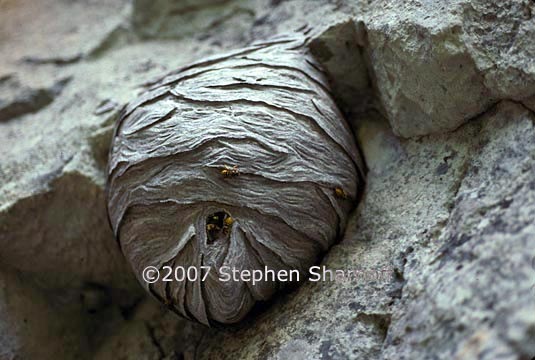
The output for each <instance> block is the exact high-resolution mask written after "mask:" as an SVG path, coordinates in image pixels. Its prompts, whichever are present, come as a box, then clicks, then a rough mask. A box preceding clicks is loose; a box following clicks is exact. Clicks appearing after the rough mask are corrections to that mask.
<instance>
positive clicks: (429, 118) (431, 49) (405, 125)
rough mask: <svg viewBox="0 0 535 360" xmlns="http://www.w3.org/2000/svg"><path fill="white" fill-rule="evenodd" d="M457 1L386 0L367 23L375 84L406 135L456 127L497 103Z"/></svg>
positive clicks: (394, 124)
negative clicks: (470, 43) (469, 40)
mask: <svg viewBox="0 0 535 360" xmlns="http://www.w3.org/2000/svg"><path fill="white" fill-rule="evenodd" d="M455 9H456V7H455V5H454V3H451V2H448V3H442V2H433V1H425V2H424V1H411V2H406V3H403V4H399V3H393V2H386V1H381V2H378V4H377V5H376V9H375V10H374V11H371V12H370V16H369V19H367V21H365V24H366V25H365V26H366V29H367V34H368V41H369V48H368V51H369V63H370V66H371V67H372V69H373V72H374V78H375V86H376V88H377V90H378V96H379V98H380V100H381V102H382V105H383V107H384V109H385V112H386V115H387V117H388V119H389V121H390V124H391V126H392V129H393V130H394V133H395V134H396V135H399V136H401V137H405V138H407V137H413V136H419V135H426V134H431V133H434V132H441V131H447V130H453V129H455V128H457V127H458V126H459V125H461V124H462V123H464V122H465V121H467V120H468V119H470V118H472V117H474V116H475V115H477V114H479V113H481V112H483V111H484V110H485V109H486V108H487V107H489V105H490V104H492V103H493V101H494V99H493V98H492V96H491V94H490V92H489V90H488V89H487V88H486V86H485V84H484V77H483V75H482V74H481V73H480V72H478V69H477V66H476V64H475V63H474V60H473V58H472V56H471V54H470V52H469V49H468V48H467V45H466V43H465V41H464V38H463V31H464V30H463V24H462V18H460V16H459V15H457V14H456V12H455Z"/></svg>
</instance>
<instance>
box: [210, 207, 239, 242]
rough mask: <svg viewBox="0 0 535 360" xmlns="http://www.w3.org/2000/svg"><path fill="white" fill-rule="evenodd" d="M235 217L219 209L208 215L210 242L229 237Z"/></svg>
mask: <svg viewBox="0 0 535 360" xmlns="http://www.w3.org/2000/svg"><path fill="white" fill-rule="evenodd" d="M233 223H234V219H233V218H232V217H231V216H230V215H229V214H228V213H227V212H226V211H218V212H215V213H213V214H210V215H208V216H207V217H206V234H207V242H208V244H212V243H214V242H216V241H218V240H224V239H228V236H229V234H230V229H231V227H232V224H233Z"/></svg>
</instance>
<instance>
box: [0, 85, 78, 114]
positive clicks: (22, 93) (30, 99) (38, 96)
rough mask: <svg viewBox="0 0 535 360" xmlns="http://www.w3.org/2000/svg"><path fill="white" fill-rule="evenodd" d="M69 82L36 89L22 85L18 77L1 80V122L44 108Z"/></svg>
mask: <svg viewBox="0 0 535 360" xmlns="http://www.w3.org/2000/svg"><path fill="white" fill-rule="evenodd" d="M69 80H70V78H64V79H60V80H58V81H56V82H55V83H53V84H51V85H49V86H48V87H45V88H34V87H32V86H31V85H30V84H28V85H26V84H24V85H23V84H21V83H20V82H19V80H18V79H17V78H16V77H12V76H6V77H3V78H2V79H0V121H7V120H10V119H12V118H15V117H17V116H21V115H24V114H27V113H32V112H36V111H38V110H40V109H42V108H44V107H45V106H47V105H48V104H50V103H51V102H52V101H54V98H56V97H57V96H59V95H60V94H61V91H62V90H63V88H64V87H65V86H66V85H67V84H68V83H69Z"/></svg>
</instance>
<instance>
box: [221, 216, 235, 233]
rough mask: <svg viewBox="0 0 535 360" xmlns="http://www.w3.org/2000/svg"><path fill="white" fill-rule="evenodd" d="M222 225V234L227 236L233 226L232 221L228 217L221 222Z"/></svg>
mask: <svg viewBox="0 0 535 360" xmlns="http://www.w3.org/2000/svg"><path fill="white" fill-rule="evenodd" d="M223 223H224V225H223V234H225V235H228V233H229V231H230V228H231V227H232V224H234V219H233V218H232V217H231V216H230V215H228V216H227V217H226V218H225V220H223Z"/></svg>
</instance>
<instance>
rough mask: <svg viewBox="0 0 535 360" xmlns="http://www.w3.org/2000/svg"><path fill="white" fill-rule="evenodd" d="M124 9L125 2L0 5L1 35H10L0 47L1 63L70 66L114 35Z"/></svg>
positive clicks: (9, 0) (50, 0)
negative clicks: (0, 17)
mask: <svg viewBox="0 0 535 360" xmlns="http://www.w3.org/2000/svg"><path fill="white" fill-rule="evenodd" d="M125 6H126V1H125V0H116V1H105V0H96V1H76V2H70V3H63V2H61V1H54V0H46V1H40V2H38V3H36V2H34V1H31V0H23V1H19V0H6V1H3V2H2V4H0V7H1V9H2V10H1V11H2V22H1V23H0V33H4V34H9V36H8V37H6V38H7V39H6V41H2V43H1V44H0V52H1V53H2V55H3V62H5V63H4V64H9V65H15V64H17V63H18V62H21V61H22V62H27V63H29V64H56V65H65V64H69V63H73V62H75V61H77V60H79V59H80V58H81V57H82V56H85V55H87V54H88V53H90V52H91V50H92V49H94V48H96V47H98V46H99V44H100V43H101V42H102V41H104V40H105V39H106V38H107V37H108V35H109V34H110V33H111V32H113V30H114V29H115V28H116V27H117V26H118V25H119V24H120V23H121V21H122V12H123V9H125ZM50 19H54V21H50ZM59 39H61V40H59ZM4 56H5V57H4Z"/></svg>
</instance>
